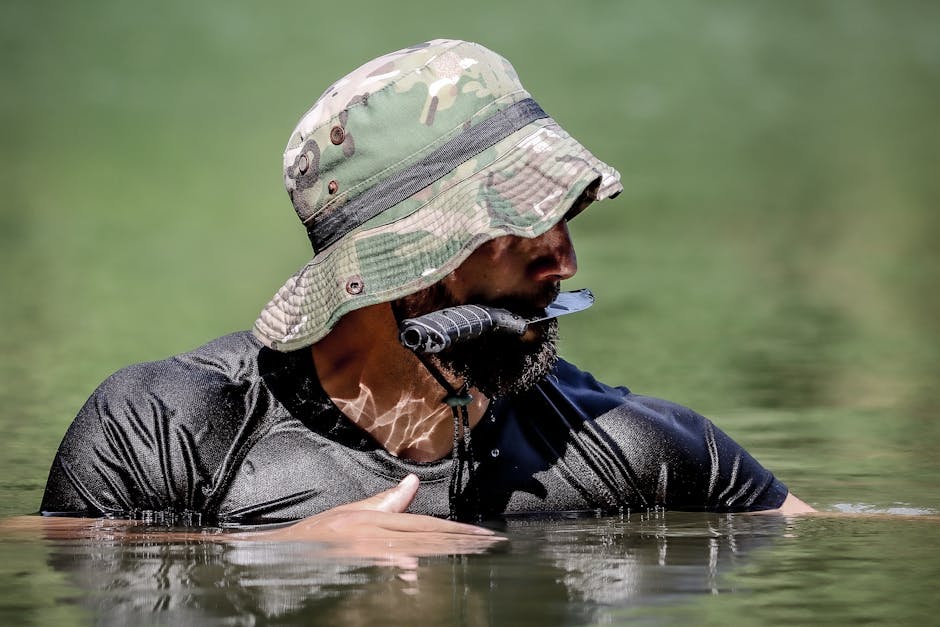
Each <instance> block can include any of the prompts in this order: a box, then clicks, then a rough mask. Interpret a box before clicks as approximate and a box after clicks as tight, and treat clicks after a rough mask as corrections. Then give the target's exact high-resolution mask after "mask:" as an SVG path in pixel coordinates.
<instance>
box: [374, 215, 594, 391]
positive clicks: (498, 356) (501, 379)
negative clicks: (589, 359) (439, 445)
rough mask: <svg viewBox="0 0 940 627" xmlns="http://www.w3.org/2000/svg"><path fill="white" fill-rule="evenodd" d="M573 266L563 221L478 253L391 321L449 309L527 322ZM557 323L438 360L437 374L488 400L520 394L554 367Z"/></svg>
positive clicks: (455, 350)
mask: <svg viewBox="0 0 940 627" xmlns="http://www.w3.org/2000/svg"><path fill="white" fill-rule="evenodd" d="M577 268H578V263H577V258H576V257H575V252H574V246H573V245H572V243H571V237H570V235H569V233H568V225H567V223H566V222H565V221H564V220H562V221H561V222H559V223H558V224H556V225H555V226H554V227H553V228H552V229H550V230H549V231H547V232H545V233H543V234H542V235H540V236H539V237H536V238H532V239H526V238H522V237H516V236H512V235H507V236H504V237H500V238H497V239H494V240H491V241H489V242H487V243H485V244H483V245H482V246H480V247H479V248H477V249H476V250H475V251H474V252H473V253H472V254H471V255H470V256H469V257H468V258H467V259H466V260H465V261H464V262H463V263H462V264H461V265H460V266H459V267H458V268H457V269H456V270H454V272H452V273H451V274H449V275H448V276H446V277H445V278H444V279H442V280H441V281H440V282H439V283H436V284H435V285H432V286H431V287H429V288H427V289H425V290H422V291H420V292H417V293H415V294H412V295H410V296H406V297H404V298H402V299H399V300H397V301H395V302H394V303H393V304H392V307H393V310H394V312H395V317H396V319H397V320H398V321H399V322H401V320H403V319H405V318H413V317H416V316H419V315H422V314H425V313H428V312H430V311H435V310H437V309H443V308H444V307H453V306H454V305H464V304H470V303H473V304H480V305H489V306H491V307H502V308H504V309H508V310H510V311H512V312H514V313H516V314H519V315H521V316H523V317H533V316H536V315H539V314H540V313H542V312H543V310H544V309H545V307H546V306H547V305H548V304H549V303H551V302H552V301H553V300H554V299H555V297H556V296H557V295H558V291H559V289H560V286H559V284H560V282H561V281H562V280H564V279H567V278H570V277H572V276H574V274H575V272H576V271H577ZM556 338H557V321H555V320H549V321H546V322H541V323H538V324H533V325H530V326H529V329H528V330H527V331H526V333H525V334H524V335H523V336H521V337H519V336H506V335H498V334H491V335H483V336H482V337H479V338H476V339H474V340H470V341H467V342H464V343H461V344H456V345H453V346H451V347H449V348H448V349H446V350H444V351H441V352H440V353H437V354H436V355H435V356H434V359H436V361H437V362H438V363H439V365H440V366H442V367H443V368H445V369H446V370H449V371H450V372H452V373H454V374H456V375H458V376H461V377H463V378H465V379H466V380H467V382H468V383H469V384H470V385H472V386H473V387H476V388H477V389H479V390H480V391H481V392H483V393H484V394H486V395H487V396H488V397H491V398H492V397H495V396H505V395H507V394H511V393H514V392H520V391H523V390H526V389H528V388H530V387H532V385H534V384H535V383H536V382H537V381H538V380H539V379H541V378H542V377H543V376H544V375H545V374H546V373H548V371H549V370H551V368H552V366H554V364H555V361H556V360H557V352H556V346H555V344H556Z"/></svg>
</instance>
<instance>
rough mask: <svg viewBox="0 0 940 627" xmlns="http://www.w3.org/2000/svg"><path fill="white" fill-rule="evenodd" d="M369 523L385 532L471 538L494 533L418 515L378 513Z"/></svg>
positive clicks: (472, 526) (370, 518) (480, 528)
mask: <svg viewBox="0 0 940 627" xmlns="http://www.w3.org/2000/svg"><path fill="white" fill-rule="evenodd" d="M369 522H370V523H371V524H373V525H375V526H376V527H381V528H382V529H384V530H386V531H403V532H418V533H441V534H460V535H473V536H492V535H494V533H493V532H492V531H490V530H489V529H486V528H485V527H477V526H476V525H468V524H465V523H459V522H454V521H452V520H443V519H441V518H434V517H433V516H421V515H419V514H399V513H393V512H380V513H376V514H375V515H373V516H370V517H369Z"/></svg>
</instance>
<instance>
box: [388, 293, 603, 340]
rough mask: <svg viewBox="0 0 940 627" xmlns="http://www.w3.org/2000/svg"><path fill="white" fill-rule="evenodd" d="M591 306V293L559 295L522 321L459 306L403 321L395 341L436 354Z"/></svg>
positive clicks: (506, 314)
mask: <svg viewBox="0 0 940 627" xmlns="http://www.w3.org/2000/svg"><path fill="white" fill-rule="evenodd" d="M593 304H594V294H592V293H591V291H590V290H576V291H573V292H562V293H560V294H559V295H558V297H557V298H556V299H555V300H554V301H553V302H552V303H551V304H550V305H549V306H548V307H546V308H545V311H544V313H543V314H540V315H538V316H535V317H533V318H523V317H521V316H518V315H516V314H514V313H512V312H511V311H509V310H508V309H501V308H499V307H487V306H485V305H458V306H456V307H447V308H446V309H440V310H438V311H432V312H431V313H426V314H424V315H423V316H418V317H417V318H408V319H406V320H402V322H401V325H400V326H399V335H398V339H399V340H400V341H401V343H402V344H403V345H404V346H405V347H406V348H409V349H411V350H413V351H414V352H416V353H439V352H440V351H442V350H444V349H445V348H447V347H448V346H450V345H452V344H457V343H460V342H465V341H467V340H469V339H472V338H475V337H480V336H481V335H483V334H484V333H501V334H504V335H522V334H523V333H525V331H526V329H527V328H528V326H529V325H530V324H532V323H534V322H542V321H543V320H550V319H552V318H557V317H558V316H563V315H565V314H569V313H574V312H576V311H581V310H583V309H587V308H588V307H590V306H591V305H593Z"/></svg>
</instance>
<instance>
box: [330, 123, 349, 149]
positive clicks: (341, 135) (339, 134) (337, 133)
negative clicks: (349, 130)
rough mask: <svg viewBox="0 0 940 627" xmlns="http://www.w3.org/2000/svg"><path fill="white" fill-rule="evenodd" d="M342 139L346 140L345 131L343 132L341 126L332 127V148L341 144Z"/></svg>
mask: <svg viewBox="0 0 940 627" xmlns="http://www.w3.org/2000/svg"><path fill="white" fill-rule="evenodd" d="M344 139H346V131H344V130H343V127H342V126H334V127H333V128H332V129H330V141H331V142H333V145H334V146H339V145H340V144H342V143H343V140H344Z"/></svg>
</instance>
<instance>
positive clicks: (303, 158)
mask: <svg viewBox="0 0 940 627" xmlns="http://www.w3.org/2000/svg"><path fill="white" fill-rule="evenodd" d="M309 167H310V160H309V159H307V153H304V154H302V155H300V160H299V161H298V162H297V171H298V172H300V173H301V174H306V173H307V168H309Z"/></svg>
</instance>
